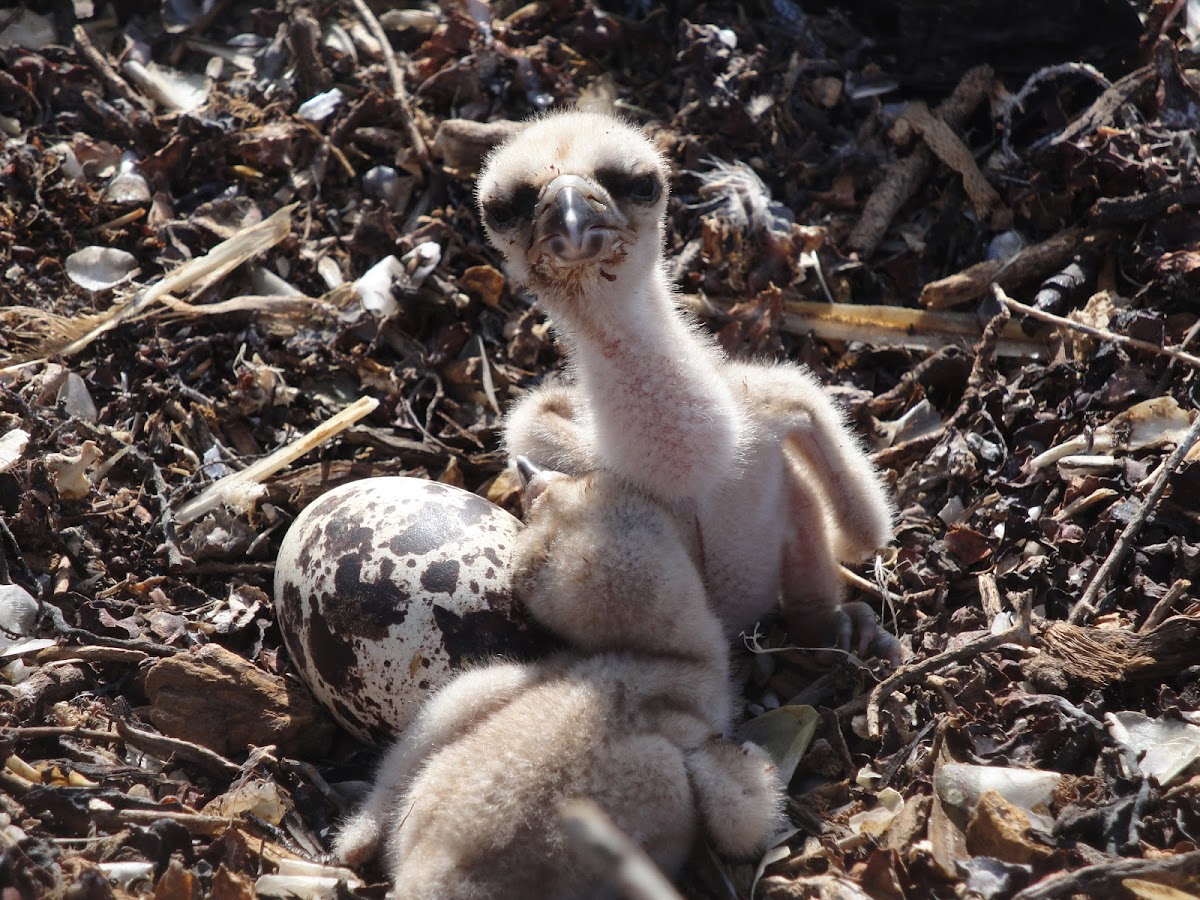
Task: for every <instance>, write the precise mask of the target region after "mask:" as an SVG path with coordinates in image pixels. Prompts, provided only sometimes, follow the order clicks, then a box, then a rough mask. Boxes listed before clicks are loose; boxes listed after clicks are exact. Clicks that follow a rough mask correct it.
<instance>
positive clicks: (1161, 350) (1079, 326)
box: [992, 284, 1200, 368]
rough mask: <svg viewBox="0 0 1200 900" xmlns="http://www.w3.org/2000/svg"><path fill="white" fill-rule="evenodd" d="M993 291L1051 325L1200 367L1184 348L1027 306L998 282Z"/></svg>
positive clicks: (1199, 359) (1199, 358)
mask: <svg viewBox="0 0 1200 900" xmlns="http://www.w3.org/2000/svg"><path fill="white" fill-rule="evenodd" d="M992 292H993V293H994V294H995V295H996V299H997V300H999V301H1000V302H1001V303H1003V304H1004V305H1005V306H1007V307H1008V308H1009V309H1011V310H1013V311H1014V312H1019V313H1021V314H1022V315H1025V316H1030V317H1031V318H1034V319H1038V320H1039V321H1042V322H1049V323H1050V324H1051V325H1057V326H1059V327H1060V328H1067V329H1071V330H1073V331H1078V332H1081V333H1082V334H1086V335H1089V336H1091V337H1094V338H1097V339H1099V340H1102V341H1112V342H1113V343H1115V344H1124V345H1125V346H1127V347H1135V348H1136V349H1138V350H1145V351H1146V352H1147V353H1156V354H1158V355H1159V356H1169V357H1171V359H1177V360H1179V361H1180V362H1185V363H1187V364H1188V365H1190V366H1196V367H1197V368H1200V356H1193V355H1192V354H1190V353H1184V352H1183V351H1182V350H1175V349H1173V348H1171V347H1160V346H1158V345H1157V344H1151V343H1150V342H1149V341H1140V340H1138V339H1137V338H1131V337H1126V336H1125V335H1123V334H1117V333H1115V332H1112V331H1109V330H1108V329H1106V328H1096V327H1095V326H1093V325H1084V324H1083V323H1082V322H1076V321H1075V320H1073V319H1066V318H1063V317H1062V316H1056V315H1054V313H1048V312H1046V311H1045V310H1041V309H1036V308H1034V307H1032V306H1026V305H1025V304H1024V303H1020V302H1018V301H1016V300H1014V299H1013V298H1012V297H1010V296H1008V294H1006V293H1004V289H1003V288H1001V287H1000V285H998V284H993V285H992Z"/></svg>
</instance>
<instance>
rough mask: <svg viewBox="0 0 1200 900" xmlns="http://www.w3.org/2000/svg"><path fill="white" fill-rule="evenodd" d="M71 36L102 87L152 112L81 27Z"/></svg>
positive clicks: (151, 105)
mask: <svg viewBox="0 0 1200 900" xmlns="http://www.w3.org/2000/svg"><path fill="white" fill-rule="evenodd" d="M71 34H72V36H73V37H74V38H75V49H76V50H77V51H78V53H79V55H80V56H82V57H83V60H84V62H86V63H87V64H88V65H89V66H91V67H92V71H94V72H95V73H96V76H97V77H98V78H99V79H100V80H101V81H102V82H104V86H105V87H106V88H108V90H109V91H110V92H111V93H113V94H115V95H116V96H118V97H121V98H122V99H124V100H127V101H128V102H130V103H132V104H133V105H134V106H136V107H138V108H139V109H141V110H142V111H143V112H153V111H154V106H153V104H152V103H150V101H149V100H147V99H146V98H145V97H143V96H142V95H141V94H139V93H138V92H137V91H135V90H134V89H133V88H132V87H130V85H129V82H128V81H126V80H125V79H124V78H122V77H121V76H120V74H118V72H117V70H116V69H114V68H113V67H112V64H111V63H110V62H109V61H108V57H106V56H105V55H104V54H103V53H101V52H100V51H99V50H98V49H96V45H95V44H93V43H92V39H91V38H90V37H88V33H87V31H85V30H84V28H83V26H82V25H76V26H75V28H74V30H73V31H72V32H71ZM135 212H137V210H135Z"/></svg>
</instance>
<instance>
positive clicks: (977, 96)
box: [849, 66, 993, 256]
mask: <svg viewBox="0 0 1200 900" xmlns="http://www.w3.org/2000/svg"><path fill="white" fill-rule="evenodd" d="M992 78H993V72H992V67H991V66H977V67H975V68H974V69H971V70H970V71H968V72H967V73H966V74H965V75H963V77H962V79H961V80H960V81H959V83H958V86H957V87H956V88H955V89H954V93H952V94H951V95H950V96H949V97H948V98H947V99H946V100H944V101H943V102H941V103H939V104H938V106H937V108H936V109H935V110H934V115H936V116H937V117H938V118H939V119H941V120H942V121H943V122H944V123H945V124H946V125H948V126H949V127H950V128H952V129H955V128H961V127H962V125H963V123H964V122H965V121H966V120H967V117H968V116H970V115H971V113H972V112H973V111H974V110H975V108H976V107H977V106H978V105H979V104H980V103H982V102H983V101H984V100H985V99H986V98H987V95H988V92H989V91H990V90H991V87H992ZM932 167H933V151H931V150H930V149H929V147H928V146H926V145H925V144H923V143H922V144H921V145H920V146H919V147H917V148H916V149H914V150H913V152H912V153H910V154H909V155H908V156H906V157H905V158H904V159H902V160H900V161H899V162H897V163H893V164H892V165H890V166H888V168H887V171H886V173H885V174H884V176H883V180H882V181H881V182H880V183H879V185H878V187H876V188H875V190H874V191H873V192H872V193H871V196H870V197H869V198H868V199H867V202H866V205H865V206H863V211H862V216H861V217H860V218H859V220H858V224H857V225H855V226H854V230H853V231H852V232H850V239H849V245H850V247H852V248H853V249H855V250H857V251H858V252H859V253H860V254H862V255H863V256H870V255H871V254H872V253H874V252H875V248H876V247H878V246H879V242H880V241H881V240H883V236H884V234H885V233H886V232H887V229H888V226H889V225H891V223H892V219H894V218H895V216H896V213H898V212H899V211H900V208H901V207H902V206H904V204H905V203H907V202H908V201H909V200H910V199H911V198H912V197H913V195H914V194H916V192H917V188H919V187H920V186H921V184H922V182H924V181H925V179H926V178H928V177H929V172H930V169H931V168H932Z"/></svg>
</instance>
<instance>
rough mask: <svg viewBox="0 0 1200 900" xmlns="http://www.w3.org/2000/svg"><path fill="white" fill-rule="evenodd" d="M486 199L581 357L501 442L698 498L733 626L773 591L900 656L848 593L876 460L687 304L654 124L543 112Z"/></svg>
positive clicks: (814, 390)
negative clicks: (845, 581) (845, 564)
mask: <svg viewBox="0 0 1200 900" xmlns="http://www.w3.org/2000/svg"><path fill="white" fill-rule="evenodd" d="M478 199H479V208H480V211H481V214H482V217H483V223H484V226H485V228H486V230H487V233H488V237H489V238H490V239H491V241H492V242H493V243H494V244H495V246H496V247H497V248H498V249H499V250H500V251H501V252H502V253H503V254H504V258H505V262H506V266H507V270H508V273H509V275H510V276H511V277H512V278H513V280H514V281H516V282H517V283H518V284H520V285H522V286H524V287H526V288H527V289H529V290H530V291H531V292H533V293H534V294H535V295H536V296H537V298H538V301H539V302H540V303H541V304H542V306H543V307H544V308H545V310H546V311H547V313H548V314H549V315H550V318H551V320H552V322H553V324H554V327H555V330H556V332H557V333H558V336H559V337H560V339H561V340H562V341H563V343H564V344H565V346H566V352H567V357H568V360H569V363H570V368H571V371H572V372H573V373H574V376H575V383H574V384H573V385H570V386H550V387H543V388H541V389H538V390H536V391H534V392H532V393H531V394H530V395H529V396H528V397H526V398H524V399H523V400H522V401H521V402H520V403H518V404H517V405H516V406H515V407H514V408H513V409H512V410H511V411H510V413H509V416H508V421H507V423H506V432H505V441H506V444H507V448H508V451H509V453H510V455H512V456H517V455H524V456H527V457H529V458H531V459H532V460H534V461H535V462H537V463H538V464H540V465H544V466H548V467H551V468H557V469H562V470H564V471H567V472H570V473H572V474H579V473H582V472H587V471H591V470H593V469H605V470H608V471H611V472H613V473H616V474H617V475H619V476H621V477H622V478H623V479H625V480H626V481H627V482H629V483H630V484H633V485H635V486H637V487H638V488H640V489H642V490H645V491H648V492H650V493H651V494H653V495H654V496H656V497H658V498H660V499H662V500H664V501H666V502H669V503H672V504H674V505H675V506H676V508H677V510H678V511H679V512H680V513H681V514H683V515H685V516H690V517H694V518H693V521H694V523H695V527H696V530H697V532H698V536H699V541H700V554H701V555H700V557H699V558H700V559H702V560H703V564H702V565H703V575H704V581H705V586H706V587H707V589H708V592H709V596H710V600H711V602H712V603H713V606H714V610H715V611H716V612H717V613H718V615H719V616H720V617H721V619H722V620H723V621H724V622H725V624H726V625H727V626H728V627H730V628H732V629H735V630H737V629H743V628H748V627H750V626H752V625H753V624H754V623H755V622H756V621H757V620H758V619H760V618H761V617H762V616H763V615H765V614H767V613H768V612H770V611H771V610H772V609H774V608H775V606H776V605H777V604H781V606H782V611H783V614H784V618H785V622H786V624H787V626H788V630H789V631H790V632H791V634H792V636H793V638H797V639H805V638H808V637H809V636H811V637H812V638H813V642H814V643H817V642H819V641H822V640H827V639H830V638H832V639H835V640H836V641H837V642H838V644H839V645H840V646H842V647H845V648H848V647H850V646H851V644H852V643H853V644H854V645H855V646H856V648H857V649H858V650H859V651H860V652H861V651H863V650H865V649H867V647H868V646H869V645H872V644H874V649H875V650H876V651H878V652H881V653H882V654H883V655H887V656H889V657H891V658H893V659H896V658H898V656H899V647H898V645H897V643H896V641H895V639H894V638H892V637H891V635H888V634H887V633H886V632H883V631H882V630H880V629H879V628H878V625H877V623H876V621H875V616H874V613H873V612H872V611H871V610H870V609H869V607H867V606H866V605H865V604H842V603H841V579H840V574H839V571H838V562H839V561H852V560H860V559H863V558H865V557H866V556H868V555H869V554H870V553H871V552H872V551H874V550H875V549H877V548H878V547H880V546H882V545H883V544H884V543H886V542H887V540H888V539H889V537H890V535H891V529H892V508H891V504H890V502H889V501H888V499H887V496H886V494H885V492H884V489H883V487H882V484H881V483H880V480H879V477H878V475H877V473H876V472H875V470H874V468H873V467H872V465H871V463H870V461H869V460H868V459H867V457H866V455H865V454H864V452H863V450H862V448H861V446H860V445H859V443H858V442H857V441H856V440H855V439H854V437H853V436H852V435H851V433H850V431H849V429H848V428H847V426H846V423H845V421H844V417H843V415H842V413H841V412H840V411H839V410H838V409H837V408H836V407H835V406H834V404H833V403H832V402H831V401H830V399H829V398H828V396H827V395H826V394H825V392H824V390H823V389H822V387H821V385H820V383H819V382H818V381H817V380H816V379H815V378H814V377H813V376H812V375H811V374H810V373H809V372H808V371H807V370H805V369H803V368H802V367H800V366H795V365H774V364H770V365H767V364H752V363H733V362H730V361H729V360H727V359H726V358H725V356H724V355H723V354H722V353H721V352H720V350H719V349H718V348H717V347H716V345H715V344H714V343H713V342H712V340H711V339H710V338H708V337H707V336H705V335H702V334H701V333H700V332H699V331H698V330H697V327H696V326H695V325H694V324H693V323H691V322H690V321H689V320H688V319H687V318H686V317H685V316H684V314H683V313H682V312H681V311H680V310H679V309H678V308H677V305H676V303H675V301H674V297H673V290H672V288H671V285H670V283H669V281H668V277H667V274H666V266H665V264H664V259H663V241H664V216H665V212H666V204H667V164H666V162H665V160H664V159H663V158H662V156H661V155H660V154H659V153H658V152H657V151H656V150H655V149H654V147H653V146H652V144H651V143H650V141H649V140H648V139H647V138H646V136H645V135H644V134H643V133H642V132H641V131H639V130H638V129H637V128H635V127H633V126H631V125H629V124H627V123H625V122H623V121H621V120H619V119H616V118H613V117H611V116H607V115H601V114H595V113H581V112H566V113H559V114H556V115H551V116H547V117H545V118H542V119H538V120H536V121H534V122H533V123H532V124H530V125H529V126H528V127H527V128H526V129H525V130H524V131H522V132H520V133H518V134H517V135H516V136H514V137H513V138H511V139H510V140H508V141H507V142H506V143H504V144H503V145H501V146H500V147H499V148H498V149H497V150H496V151H495V152H494V153H493V154H492V155H491V157H489V159H488V161H487V163H486V165H485V167H484V170H483V171H482V173H481V174H480V177H479V184H478Z"/></svg>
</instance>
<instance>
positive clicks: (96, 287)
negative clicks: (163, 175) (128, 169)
mask: <svg viewBox="0 0 1200 900" xmlns="http://www.w3.org/2000/svg"><path fill="white" fill-rule="evenodd" d="M138 177H139V178H140V177H141V176H138ZM144 180H145V179H143V181H144ZM65 266H66V269H67V277H68V278H70V279H71V280H72V281H73V282H75V283H76V284H77V285H79V286H80V287H81V288H85V289H87V290H89V291H106V290H108V289H109V288H112V287H116V286H117V285H118V284H121V283H122V282H123V281H128V280H129V279H130V278H132V277H133V276H134V275H136V274H137V273H138V272H139V271H140V270H139V269H138V264H137V259H136V258H135V257H134V255H133V254H132V253H127V252H126V251H124V250H118V249H117V248H116V247H97V246H91V247H84V248H83V249H82V250H76V251H75V252H74V253H72V254H71V255H70V256H68V257H67V261H66V263H65Z"/></svg>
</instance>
